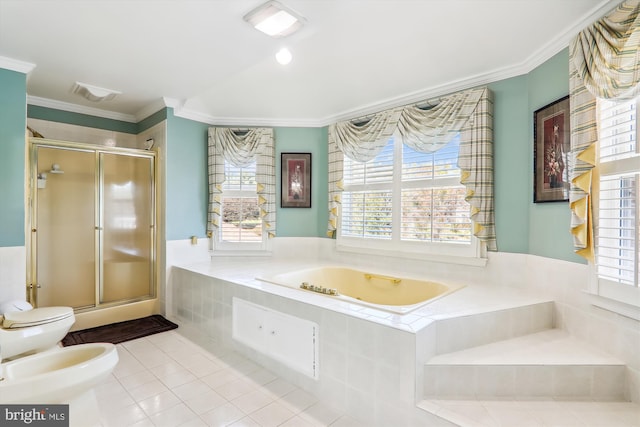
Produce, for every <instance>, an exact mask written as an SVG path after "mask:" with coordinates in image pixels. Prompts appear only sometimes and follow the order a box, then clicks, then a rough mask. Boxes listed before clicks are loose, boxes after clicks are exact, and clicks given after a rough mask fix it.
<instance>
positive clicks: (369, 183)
mask: <svg viewBox="0 0 640 427" xmlns="http://www.w3.org/2000/svg"><path fill="white" fill-rule="evenodd" d="M458 151H459V139H458V138H455V139H454V140H453V141H452V142H451V143H449V144H448V145H447V146H445V147H444V148H442V149H440V150H438V151H436V152H435V153H420V152H417V151H414V150H412V149H411V148H409V147H407V146H404V145H402V144H401V142H400V141H399V140H397V141H396V140H395V139H394V138H391V139H390V140H389V142H388V143H387V145H386V146H385V147H384V149H383V150H382V152H381V153H380V154H378V156H377V157H376V158H374V159H373V160H371V161H369V162H366V163H361V162H356V161H354V160H351V159H349V158H346V157H345V160H344V174H343V182H344V192H343V195H342V212H341V226H340V234H339V236H340V238H345V239H349V238H353V239H368V242H372V241H374V240H376V241H390V242H392V243H394V244H395V245H396V246H386V247H393V248H400V249H401V250H402V247H403V245H405V246H407V247H408V245H411V247H412V248H414V249H415V248H416V245H420V244H439V243H440V244H441V243H448V244H462V245H465V246H467V247H468V246H470V244H471V241H472V237H471V220H470V218H469V213H470V208H469V204H468V203H467V202H465V200H464V197H465V193H466V190H465V189H464V187H463V186H462V185H461V184H460V169H459V168H458V166H457V160H458ZM365 244H366V243H365Z"/></svg>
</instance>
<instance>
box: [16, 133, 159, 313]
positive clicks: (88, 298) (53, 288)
mask: <svg viewBox="0 0 640 427" xmlns="http://www.w3.org/2000/svg"><path fill="white" fill-rule="evenodd" d="M49 152H51V153H59V154H60V155H67V156H71V157H73V156H76V157H77V159H81V162H84V164H83V165H80V166H77V168H82V167H86V170H84V169H80V170H78V171H76V175H78V174H90V173H93V177H92V178H89V177H88V176H87V179H86V180H84V181H82V183H81V184H78V183H76V184H75V186H74V185H72V186H71V188H70V190H71V191H66V192H64V193H62V198H64V199H66V198H69V197H70V198H71V200H72V201H73V197H75V196H76V193H77V194H80V195H82V193H83V192H84V197H85V198H90V197H91V196H89V195H87V193H88V192H89V190H88V189H87V187H88V186H89V185H91V186H92V187H93V195H92V198H93V200H91V201H86V202H87V205H86V206H83V207H79V206H71V207H69V206H66V205H65V204H64V203H60V204H58V205H56V209H55V211H57V212H58V214H59V215H63V216H64V215H71V216H72V215H76V212H75V211H74V208H75V209H77V210H81V211H82V210H84V213H83V212H80V213H79V215H78V216H77V217H76V220H75V222H74V223H73V224H72V225H69V224H67V225H66V227H67V230H57V231H56V232H55V233H54V232H53V231H52V230H51V228H52V227H49V228H47V225H48V224H47V222H49V221H52V220H51V218H47V219H48V220H49V221H44V220H43V218H42V217H41V216H39V213H41V212H40V210H39V204H41V202H44V201H45V199H46V196H45V195H46V194H47V193H46V188H47V186H50V187H52V186H54V185H57V183H60V182H62V181H63V180H64V179H65V176H64V175H63V174H62V173H64V169H65V163H64V160H60V161H58V162H57V163H59V165H60V168H59V169H60V170H61V171H62V173H59V174H51V173H50V172H51V171H49V173H47V170H48V169H49V167H50V166H51V165H48V164H43V163H42V162H39V154H40V157H41V159H42V158H47V155H46V154H48V153H49ZM29 154H30V160H29V161H30V176H29V178H30V179H29V181H30V186H29V188H30V196H29V204H30V206H29V212H30V230H29V231H30V235H31V238H30V239H27V241H28V242H29V245H30V248H29V251H30V252H29V253H30V257H29V268H28V273H29V281H28V283H29V284H28V285H27V295H28V297H29V300H30V301H31V303H32V304H33V305H34V306H36V307H38V306H41V307H42V306H51V305H65V306H71V307H73V308H74V310H75V311H76V312H82V311H90V310H95V309H99V308H106V307H111V306H116V305H121V304H125V303H130V302H136V301H142V300H146V299H150V298H154V297H155V296H156V242H157V238H156V234H157V230H156V185H155V183H156V164H155V159H156V157H155V152H152V151H145V150H136V149H128V148H114V147H105V146H96V145H92V144H80V143H72V142H64V141H52V140H45V139H40V138H38V139H35V138H32V139H31V140H30V146H29ZM53 159H54V160H53V161H54V162H55V156H54V157H53ZM45 161H46V160H45ZM76 163H78V162H77V161H76ZM66 164H67V166H68V167H72V166H74V165H73V162H67V163H66ZM114 168H115V169H114ZM43 172H44V173H45V174H46V175H45V176H44V178H45V179H44V180H43V179H42V175H41V174H42V173H43ZM71 172H73V171H71ZM131 174H133V175H135V178H137V181H136V182H133V183H132V180H130V178H131ZM72 175H73V174H72V173H68V174H67V177H69V178H68V179H71V178H70V177H71V176H72ZM39 178H40V179H39ZM123 178H124V179H123ZM89 179H92V180H93V182H92V183H91V182H87V181H88V180H89ZM147 180H148V181H147ZM138 181H141V182H142V184H143V185H137V184H138ZM147 182H148V186H147ZM41 186H44V188H41ZM40 192H42V193H40ZM140 192H142V194H143V197H142V198H141V200H142V202H141V201H140V200H134V199H133V195H134V194H136V195H137V194H138V193H140ZM58 194H61V193H58ZM40 199H42V200H40ZM53 202H54V201H51V200H50V201H48V203H49V204H51V203H53ZM147 202H148V203H147ZM43 206H44V205H43ZM40 208H42V206H40ZM147 208H148V211H147ZM65 209H66V210H65ZM89 210H92V211H93V212H92V213H91V215H89V212H88V211H89ZM140 210H142V211H143V212H144V214H143V215H136V214H135V213H136V212H137V211H140ZM50 216H52V215H50ZM89 217H90V218H89ZM89 222H90V224H88V223H89ZM89 226H90V227H91V230H87V229H86V228H88V227H89ZM70 227H72V228H84V230H81V233H84V234H78V235H77V237H76V235H75V233H76V232H75V231H73V230H69V228H70ZM71 233H73V235H71ZM147 233H148V235H147ZM114 236H116V237H118V239H114ZM136 238H137V239H138V240H136V241H142V242H143V244H141V245H140V246H141V249H140V248H139V247H136V246H135V245H134V244H133V240H135V239H136ZM91 240H92V242H91ZM87 241H88V242H87ZM85 243H87V244H86V245H84V244H85ZM109 243H113V245H112V246H109ZM83 245H84V246H83ZM89 247H91V248H90V249H89ZM44 250H50V251H59V252H60V253H59V254H58V255H60V256H61V257H62V259H64V260H67V263H68V265H67V264H65V266H61V265H59V264H60V263H59V262H58V263H56V262H50V261H49V259H48V257H47V255H45V253H44V252H43V251H44ZM51 258H52V259H53V256H51ZM57 260H58V261H60V257H58V259H57ZM77 260H79V261H77ZM74 262H75V263H76V264H77V265H74ZM91 264H93V265H91ZM65 267H66V268H65ZM76 268H78V271H76ZM89 269H92V270H93V271H92V273H91V277H89V273H88V270H89ZM43 270H44V271H43ZM83 270H84V272H83ZM51 271H54V273H55V275H56V276H57V278H53V277H47V273H49V272H51ZM132 275H135V276H132ZM50 276H51V275H50ZM132 277H139V278H140V280H131V278H132ZM43 280H44V281H46V282H47V283H43ZM73 281H76V282H78V281H80V282H82V283H84V282H85V281H87V282H90V283H87V284H86V285H84V284H81V285H80V284H78V283H72V282H73ZM73 285H75V286H81V287H76V288H75V289H69V288H68V286H73ZM39 296H40V298H39ZM39 299H40V301H39Z"/></svg>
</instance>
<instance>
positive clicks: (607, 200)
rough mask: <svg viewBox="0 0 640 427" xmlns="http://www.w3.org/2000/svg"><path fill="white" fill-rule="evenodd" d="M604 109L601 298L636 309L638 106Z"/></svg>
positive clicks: (599, 260)
mask: <svg viewBox="0 0 640 427" xmlns="http://www.w3.org/2000/svg"><path fill="white" fill-rule="evenodd" d="M598 105H599V114H600V116H599V132H600V138H599V144H600V147H599V164H598V166H599V169H600V181H599V186H600V188H599V192H598V199H599V202H598V211H597V228H596V236H597V240H596V242H597V244H596V256H597V272H598V277H599V286H600V293H601V294H603V296H610V297H612V298H614V299H619V300H622V301H623V302H627V303H634V301H636V300H637V295H638V294H639V293H638V282H639V274H640V273H639V271H638V270H639V267H638V266H639V264H640V225H639V218H640V215H639V204H638V193H639V191H638V190H639V188H640V179H639V176H640V154H639V147H638V143H637V141H638V126H637V109H638V100H633V101H626V102H613V101H605V100H599V101H598ZM629 291H632V292H629Z"/></svg>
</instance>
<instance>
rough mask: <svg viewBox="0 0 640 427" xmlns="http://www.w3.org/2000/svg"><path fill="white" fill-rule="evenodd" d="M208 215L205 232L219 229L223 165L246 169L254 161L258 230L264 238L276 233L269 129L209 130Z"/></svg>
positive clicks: (274, 186)
mask: <svg viewBox="0 0 640 427" xmlns="http://www.w3.org/2000/svg"><path fill="white" fill-rule="evenodd" d="M208 158H209V212H208V219H207V231H209V232H211V233H215V232H217V231H218V228H219V227H220V202H221V200H220V194H222V184H223V183H224V181H225V172H224V163H225V161H228V162H229V163H231V164H232V165H234V166H237V167H246V166H248V165H250V164H251V163H253V162H254V161H255V162H256V185H257V193H258V205H259V207H260V216H261V217H262V227H263V228H262V229H263V230H265V231H266V232H267V233H268V236H269V237H270V238H271V237H275V233H276V200H275V199H276V197H275V194H276V173H275V147H274V142H273V129H270V128H252V129H232V128H226V127H211V128H209V143H208Z"/></svg>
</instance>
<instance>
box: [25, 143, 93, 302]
mask: <svg viewBox="0 0 640 427" xmlns="http://www.w3.org/2000/svg"><path fill="white" fill-rule="evenodd" d="M35 150H36V151H35V155H36V156H37V157H36V158H37V166H36V167H37V173H36V176H35V177H34V179H35V181H36V182H37V185H36V186H35V187H36V189H35V191H36V194H35V197H34V198H33V200H32V203H34V204H36V209H35V212H36V214H35V218H34V219H35V223H33V224H32V229H31V234H32V242H33V245H34V247H35V248H36V257H37V260H38V261H37V263H36V268H35V275H36V278H35V284H36V286H37V287H38V289H37V292H33V293H32V295H33V296H34V298H37V300H36V301H33V302H34V303H35V304H36V305H37V306H41V307H45V306H55V305H64V306H72V307H74V308H85V307H93V306H94V305H95V300H96V298H95V295H96V291H95V285H94V284H95V282H96V250H95V245H96V242H95V221H96V206H95V201H96V198H95V196H96V193H95V189H96V182H95V173H96V160H95V153H94V152H88V151H81V150H73V149H65V148H52V147H43V146H38V147H36V148H35Z"/></svg>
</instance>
